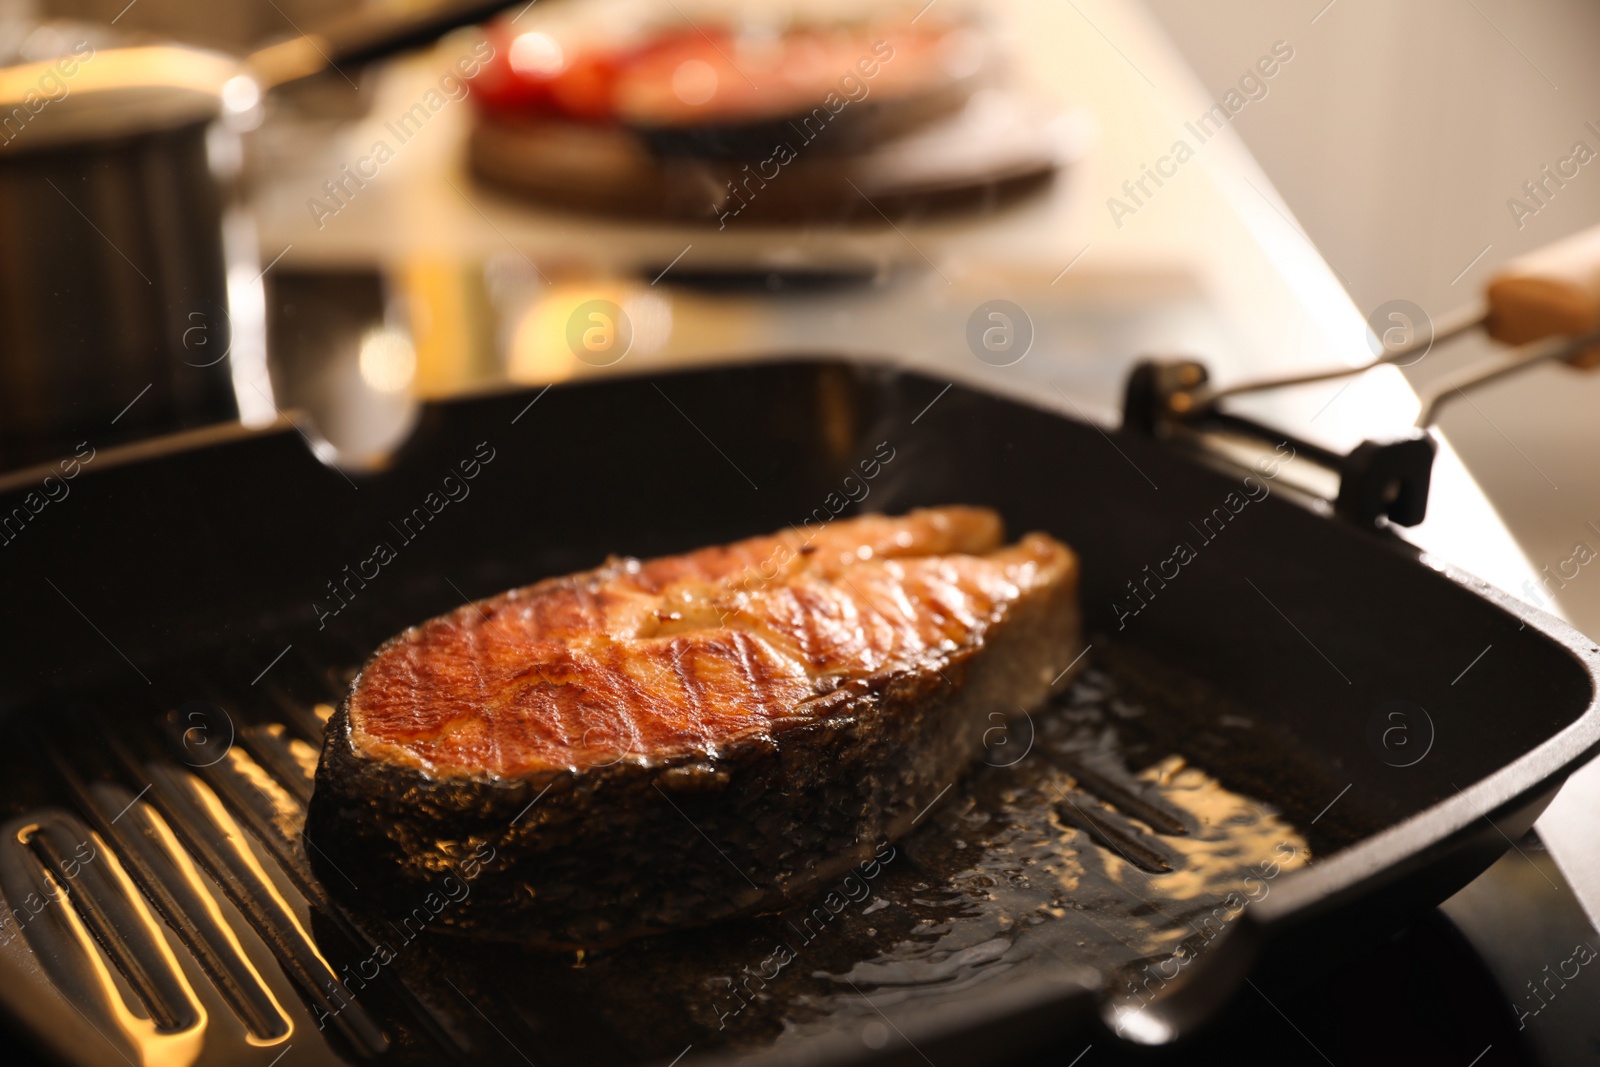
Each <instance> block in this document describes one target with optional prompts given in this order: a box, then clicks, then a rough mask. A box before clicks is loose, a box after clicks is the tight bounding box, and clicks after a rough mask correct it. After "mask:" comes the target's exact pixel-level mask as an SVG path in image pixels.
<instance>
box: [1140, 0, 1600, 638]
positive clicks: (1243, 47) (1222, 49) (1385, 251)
mask: <svg viewBox="0 0 1600 1067" xmlns="http://www.w3.org/2000/svg"><path fill="white" fill-rule="evenodd" d="M1146 2H1147V3H1148V5H1149V7H1150V8H1151V9H1152V10H1153V11H1154V12H1155V14H1156V16H1157V18H1158V19H1159V20H1160V21H1161V22H1162V23H1163V24H1164V25H1165V26H1166V28H1167V30H1168V32H1169V33H1170V34H1171V35H1172V37H1173V39H1174V40H1175V41H1176V43H1177V45H1178V47H1179V49H1180V50H1181V51H1182V52H1183V53H1184V55H1185V56H1186V57H1188V59H1189V61H1190V62H1191V63H1192V64H1193V65H1194V67H1195V69H1196V71H1197V73H1198V74H1199V76H1200V79H1201V81H1202V82H1203V83H1204V84H1205V86H1206V87H1207V89H1209V90H1211V91H1212V92H1214V93H1216V94H1218V95H1219V96H1220V94H1222V93H1223V92H1225V91H1226V90H1227V89H1228V87H1229V86H1230V85H1231V84H1232V83H1234V82H1235V81H1236V80H1237V79H1238V77H1239V76H1240V75H1241V74H1242V73H1243V72H1244V71H1245V70H1246V69H1247V68H1248V67H1249V65H1250V64H1251V63H1253V62H1254V61H1255V59H1256V57H1257V56H1259V55H1261V54H1263V53H1264V52H1266V51H1267V50H1268V49H1269V48H1270V47H1271V46H1272V44H1273V42H1275V41H1278V40H1284V41H1288V42H1289V43H1290V44H1291V45H1292V46H1293V47H1294V50H1295V58H1294V60H1293V61H1292V62H1291V63H1290V64H1289V65H1288V66H1286V67H1285V68H1284V70H1283V72H1282V73H1281V74H1280V75H1279V76H1278V77H1276V78H1274V79H1273V80H1272V82H1271V83H1270V93H1269V95H1268V96H1267V97H1266V98H1265V99H1263V100H1260V101H1257V102H1254V103H1252V104H1251V105H1250V106H1249V107H1247V108H1246V109H1245V110H1244V111H1243V112H1241V113H1240V115H1239V116H1238V118H1237V119H1236V120H1235V121H1234V123H1233V126H1234V128H1235V129H1237V130H1238V131H1239V133H1240V135H1241V136H1242V137H1243V138H1244V140H1245V142H1246V143H1247V144H1248V145H1249V147H1250V149H1251V150H1252V151H1253V152H1254V153H1255V155H1256V157H1257V158H1258V159H1259V160H1260V162H1261V164H1262V166H1263V167H1264V168H1265V169H1266V171H1267V173H1268V174H1269V175H1270V176H1271V177H1272V179H1273V181H1274V182H1275V183H1276V184H1277V187H1278V189H1279V191H1280V192H1281V193H1282V194H1283V196H1284V198H1285V199H1286V200H1287V201H1288V203H1289V205H1290V206H1291V207H1292V208H1293V209H1294V211H1295V213H1296V214H1297V216H1298V217H1299V221H1300V223H1301V224H1302V226H1303V227H1304V228H1305V230H1306V232H1307V233H1308V234H1309V235H1310V237H1311V238H1312V240H1313V241H1315V242H1316V244H1317V246H1318V247H1319V249H1320V250H1321V251H1322V253H1323V255H1324V256H1325V257H1326V258H1327V259H1328V261H1329V262H1330V263H1331V264H1332V265H1333V266H1334V268H1335V269H1336V270H1337V271H1338V273H1339V274H1340V275H1342V276H1343V277H1344V278H1345V279H1346V284H1347V285H1348V287H1349V290H1350V293H1351V296H1352V297H1353V298H1354V300H1355V302H1356V303H1357V305H1359V306H1360V307H1361V308H1362V309H1364V310H1370V309H1372V308H1374V307H1376V306H1377V305H1378V304H1381V303H1383V302H1384V301H1386V300H1390V299H1394V298H1405V299H1409V300H1413V301H1415V302H1416V303H1417V304H1419V305H1421V306H1422V307H1423V308H1424V309H1426V310H1427V311H1428V312H1429V313H1430V314H1434V315H1437V314H1440V313H1442V312H1445V311H1447V310H1449V309H1450V308H1452V307H1455V306H1457V305H1459V304H1461V303H1463V302H1464V301H1466V300H1469V299H1471V298H1472V297H1473V296H1474V295H1475V294H1476V293H1477V292H1478V291H1479V290H1481V287H1482V284H1483V282H1484V281H1485V280H1486V279H1487V278H1488V277H1489V276H1490V275H1491V274H1492V273H1493V272H1494V269H1495V267H1496V266H1497V265H1499V264H1501V263H1503V262H1504V261H1505V260H1506V259H1508V258H1510V257H1511V256H1513V255H1515V254H1517V253H1519V252H1523V251H1527V250H1529V249H1532V248H1536V247H1538V246H1539V245H1542V244H1545V243H1547V242H1549V241H1552V240H1555V239H1556V238H1559V237H1561V236H1564V235H1566V234H1569V233H1572V232H1574V231H1577V230H1580V229H1584V228H1587V227H1589V226H1593V225H1597V224H1600V158H1597V159H1596V160H1595V161H1594V162H1591V163H1589V164H1588V165H1586V166H1583V167H1581V168H1580V169H1579V173H1578V176H1577V177H1576V178H1573V179H1571V180H1570V181H1568V182H1567V184H1566V186H1565V187H1564V188H1561V189H1558V190H1556V191H1555V193H1554V195H1552V196H1550V197H1549V199H1548V204H1547V205H1546V206H1543V207H1540V209H1539V210H1538V212H1537V214H1535V215H1532V216H1531V217H1526V218H1524V219H1523V220H1522V225H1521V226H1520V227H1519V226H1518V223H1517V221H1516V220H1514V219H1513V217H1512V214H1511V212H1510V211H1509V210H1508V208H1507V204H1506V202H1507V200H1508V199H1509V198H1511V197H1521V198H1522V199H1523V200H1524V201H1525V202H1527V203H1529V204H1530V205H1533V201H1531V200H1530V199H1529V198H1528V197H1527V196H1526V194H1525V193H1523V191H1522V184H1523V183H1524V182H1526V181H1529V180H1531V179H1534V178H1537V177H1540V173H1539V172H1540V168H1541V167H1542V166H1544V165H1546V164H1549V165H1550V166H1551V167H1552V168H1553V167H1554V166H1555V164H1556V163H1557V161H1558V160H1560V159H1562V158H1564V157H1567V156H1569V155H1570V154H1571V152H1572V147H1573V144H1574V142H1576V141H1580V140H1581V141H1584V142H1585V143H1586V144H1587V145H1588V147H1589V148H1591V149H1593V150H1594V151H1595V152H1596V153H1600V132H1597V130H1600V63H1597V62H1596V61H1595V50H1596V46H1597V45H1600V4H1595V3H1589V2H1584V0H1334V3H1333V4H1332V5H1331V6H1328V5H1327V0H1294V2H1284V0H1206V2H1204V3H1199V2H1196V0H1146ZM1313 19H1315V21H1314V22H1313ZM1588 122H1593V123H1594V125H1595V127H1596V129H1589V128H1587V127H1586V125H1585V124H1586V123H1588ZM1486 246H1487V247H1488V252H1487V253H1486V254H1484V255H1483V257H1482V258H1481V259H1479V260H1478V261H1477V262H1476V263H1475V264H1473V265H1472V266H1471V267H1470V269H1468V264H1470V263H1472V261H1473V258H1474V257H1475V256H1477V255H1478V254H1479V253H1480V252H1482V251H1483V250H1484V249H1485V247H1486ZM1463 271H1464V272H1465V273H1463ZM1481 351H1482V349H1481V347H1479V346H1476V345H1474V346H1461V347H1460V348H1456V347H1450V348H1441V349H1440V350H1439V351H1438V352H1436V353H1433V354H1430V355H1429V356H1428V358H1427V359H1425V360H1424V361H1423V362H1422V363H1420V364H1418V365H1417V366H1416V367H1414V368H1412V369H1411V370H1410V371H1409V372H1408V373H1409V375H1410V376H1411V378H1412V380H1413V381H1414V382H1418V383H1419V384H1425V383H1426V382H1427V381H1428V380H1429V379H1431V378H1433V377H1435V376H1437V375H1438V374H1439V373H1440V372H1442V371H1445V370H1447V369H1451V368H1453V367H1455V366H1458V365H1460V363H1459V361H1460V360H1463V359H1470V358H1472V356H1473V353H1474V352H1481ZM1473 403H1474V404H1476V408H1474V407H1473V406H1472V405H1470V404H1467V403H1465V402H1458V404H1457V407H1455V408H1454V409H1452V410H1450V411H1449V412H1448V413H1447V415H1446V417H1445V421H1444V425H1445V427H1446V429H1447V431H1448V432H1449V433H1450V435H1451V437H1452V439H1453V440H1454V441H1455V442H1456V445H1457V447H1458V448H1459V449H1460V451H1461V452H1462V454H1463V456H1464V458H1465V459H1466V461H1467V463H1468V465H1469V467H1471V469H1472V470H1473V471H1474V473H1475V474H1476V475H1477V476H1478V478H1479V480H1480V481H1481V482H1482V483H1483V485H1484V486H1485V488H1486V489H1487V490H1488V491H1489V494H1490V496H1491V498H1492V499H1493V500H1494V502H1495V504H1496V505H1497V507H1499V509H1500V511H1501V513H1502V514H1503V515H1504V516H1505V517H1506V519H1507V521H1508V523H1509V524H1510V525H1511V527H1512V530H1513V532H1514V533H1515V534H1516V535H1517V537H1518V539H1519V540H1520V541H1521V542H1522V544H1523V545H1524V547H1525V548H1526V550H1527V551H1528V553H1529V555H1530V556H1531V557H1532V558H1533V560H1534V561H1535V564H1536V565H1542V564H1549V565H1550V566H1551V569H1552V571H1554V570H1555V567H1556V565H1557V564H1558V563H1560V562H1561V561H1563V560H1566V559H1567V558H1568V557H1569V556H1570V555H1571V554H1572V549H1573V545H1574V542H1576V541H1579V540H1583V541H1585V542H1587V543H1588V544H1589V545H1590V546H1591V547H1592V548H1594V549H1595V550H1597V551H1600V532H1597V530H1596V529H1591V528H1590V527H1588V526H1587V525H1586V523H1588V522H1593V523H1594V524H1595V527H1597V528H1600V417H1597V415H1600V374H1591V375H1579V374H1577V373H1576V372H1573V371H1570V370H1567V369H1565V368H1559V367H1552V368H1543V369H1540V370H1538V371H1536V372H1534V374H1533V375H1531V376H1530V377H1528V378H1526V379H1521V380H1515V381H1511V382H1507V383H1505V384H1503V385H1500V386H1497V387H1494V388H1492V389H1491V390H1490V391H1488V392H1486V393H1483V394H1480V395H1474V397H1473ZM1567 569H1568V572H1569V573H1570V572H1571V570H1572V565H1570V564H1569V565H1568V568H1567ZM1559 601H1560V603H1561V606H1562V607H1563V609H1564V610H1565V611H1566V612H1567V613H1568V615H1569V616H1570V617H1571V618H1572V619H1573V621H1574V622H1576V623H1577V624H1578V625H1579V626H1580V627H1582V628H1584V629H1585V630H1586V631H1587V632H1589V633H1590V634H1593V635H1600V565H1593V566H1588V567H1584V568H1582V569H1581V570H1580V572H1579V577H1578V578H1576V579H1574V580H1573V581H1571V582H1570V583H1568V584H1567V587H1566V588H1565V589H1564V590H1561V591H1560V594H1559Z"/></svg>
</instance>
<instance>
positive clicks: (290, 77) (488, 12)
mask: <svg viewBox="0 0 1600 1067" xmlns="http://www.w3.org/2000/svg"><path fill="white" fill-rule="evenodd" d="M509 6H510V0H444V2H442V3H435V4H429V5H427V6H425V7H422V8H420V9H417V10H414V11H393V10H389V9H386V8H381V7H380V8H376V9H374V8H370V7H368V8H363V9H360V10H357V11H355V12H354V13H352V14H350V15H346V16H344V17H342V18H339V19H335V20H334V21H332V22H329V23H327V24H325V25H323V26H322V27H320V28H319V29H318V30H317V31H316V32H315V33H308V34H305V35H303V36H300V37H291V38H289V39H288V40H286V41H279V42H278V43H277V44H274V45H269V46H267V47H266V48H262V49H260V50H258V51H256V52H253V53H251V54H250V55H249V56H248V57H247V58H246V60H245V63H246V64H247V65H248V66H249V68H250V70H251V72H252V73H253V74H254V75H255V77H256V80H257V81H258V82H260V83H261V86H262V88H264V89H272V88H276V87H277V86H280V85H284V84H287V83H288V82H292V81H298V80H299V79H301V78H308V77H310V76H311V75H313V74H320V73H321V72H323V71H324V70H328V69H330V68H337V67H340V66H344V65H355V64H359V63H366V62H369V61H371V60H374V59H382V58H384V57H385V56H392V55H395V54H396V53H399V52H404V51H405V50H406V49H408V48H418V47H420V46H422V45H426V44H429V43H431V42H433V41H434V40H436V39H438V38H439V37H442V36H443V35H444V34H446V33H448V32H450V31H451V30H454V29H459V28H460V27H462V26H471V25H473V24H475V23H479V22H483V21H484V20H485V19H488V18H490V17H492V16H493V15H496V14H498V13H499V12H501V11H503V10H505V9H506V8H507V7H509Z"/></svg>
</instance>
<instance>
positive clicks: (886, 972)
mask: <svg viewBox="0 0 1600 1067" xmlns="http://www.w3.org/2000/svg"><path fill="white" fill-rule="evenodd" d="M1124 688H1125V687H1124V686H1121V685H1119V683H1118V681H1117V680H1116V675H1115V674H1113V673H1108V672H1107V671H1105V670H1103V669H1102V670H1093V669H1091V670H1089V671H1087V672H1085V674H1084V675H1083V676H1082V677H1081V678H1080V679H1079V680H1078V681H1077V682H1076V683H1075V684H1074V685H1073V687H1072V688H1071V689H1070V690H1069V691H1068V692H1067V693H1066V694H1063V696H1062V697H1061V698H1060V699H1059V700H1058V701H1057V702H1056V704H1055V705H1054V706H1052V707H1051V708H1048V709H1045V710H1044V711H1042V712H1035V713H1034V714H1033V715H1032V716H1030V717H1028V718H1027V719H1023V720H1013V721H1011V722H1008V723H1005V724H1004V725H1003V727H997V729H1003V731H1004V736H1003V737H1002V736H1001V735H1000V734H994V735H992V736H991V738H990V739H989V740H990V742H991V743H990V744H989V746H988V749H987V758H986V760H985V764H984V765H982V766H980V767H979V768H978V769H977V770H976V771H975V772H974V773H972V774H970V775H968V776H967V777H966V778H965V779H964V780H963V781H961V782H959V783H957V784H956V785H955V786H953V787H952V788H951V790H950V792H949V793H947V794H946V795H945V796H944V797H943V799H942V800H941V802H940V803H939V804H938V806H937V807H935V808H934V809H932V810H931V811H930V812H929V813H928V815H927V816H926V818H925V819H923V820H922V822H921V824H920V825H919V826H918V828H917V829H916V830H914V831H913V832H912V833H911V834H910V835H909V836H908V837H906V838H904V839H902V840H901V841H899V842H896V843H894V844H892V845H885V846H883V847H882V848H880V849H879V850H878V852H877V854H876V856H875V857H874V858H873V860H872V861H870V862H868V863H866V864H863V865H862V866H861V867H858V868H856V870H855V871H854V872H853V873H851V874H850V875H847V876H845V877H843V878H841V879H839V882H838V884H837V885H835V886H832V887H831V888H830V889H828V890H827V891H826V892H824V893H822V894H821V895H819V897H818V898H817V899H816V900H813V901H809V902H807V903H805V904H802V905H797V906H795V907H792V908H789V909H787V910H785V911H783V912H781V913H778V914H775V915H767V916H761V917H758V918H754V919H750V920H747V921H742V922H737V923H727V924H723V925H721V926H717V927H713V928H708V929H705V930H692V931H684V932H682V933H678V934H672V935H667V936H663V937H657V938H651V939H648V940H645V941H641V942H636V943H634V944H630V945H626V946H623V947H621V948H618V949H613V950H609V951H605V952H599V953H589V954H588V955H586V956H585V957H584V958H583V960H582V961H581V964H582V965H581V967H579V966H575V965H574V960H573V958H572V957H571V956H563V957H559V958H556V957H551V956H548V955H543V954H538V953H530V952H522V951H519V950H516V949H514V948H508V947H505V946H492V947H488V946H486V947H485V949H484V952H483V954H482V958H484V959H485V960H486V961H487V967H484V968H481V969H480V968H473V969H472V970H471V971H470V972H469V971H468V970H466V969H462V968H460V967H459V964H458V963H456V962H455V957H457V956H458V949H456V947H455V946H454V945H453V944H446V945H443V946H437V948H438V950H439V951H440V952H441V955H440V956H439V958H438V962H439V964H440V965H441V966H443V967H448V968H450V972H449V973H450V975H451V978H452V980H453V981H455V982H456V983H457V984H458V985H461V984H462V983H463V982H470V983H474V984H475V985H478V986H479V987H480V988H484V989H487V988H489V987H490V986H493V987H495V988H496V989H497V990H498V991H499V994H500V996H501V997H502V998H509V1000H510V1001H511V1002H512V1003H511V1004H508V1007H512V1008H513V1009H514V1010H515V1011H516V1012H517V1014H519V1015H520V1016H521V1017H522V1018H523V1019H525V1020H528V1021H529V1022H530V1023H531V1024H533V1026H532V1029H533V1030H534V1031H535V1032H536V1033H539V1034H540V1035H541V1036H542V1039H543V1042H542V1051H543V1052H544V1057H543V1058H539V1057H538V1056H537V1055H535V1058H536V1059H538V1062H540V1063H541V1064H544V1063H555V1064H560V1063H566V1062H569V1061H570V1062H572V1063H575V1064H576V1063H580V1062H593V1057H594V1056H595V1055H597V1054H600V1055H604V1056H605V1057H607V1058H611V1059H617V1060H622V1061H628V1060H637V1061H644V1060H650V1059H654V1058H656V1057H664V1058H667V1059H670V1058H671V1057H672V1056H674V1055H676V1054H677V1053H678V1052H680V1051H682V1050H683V1049H684V1048H685V1046H687V1045H691V1044H692V1045H693V1046H694V1047H695V1048H696V1049H697V1050H705V1049H707V1048H711V1047H716V1046H722V1047H727V1048H731V1049H744V1050H756V1049H760V1048H763V1047H769V1046H771V1045H773V1044H778V1045H782V1044H785V1043H788V1042H793V1041H796V1040H799V1039H803V1038H805V1037H806V1036H808V1035H811V1034H814V1033H818V1032H821V1031H828V1030H836V1029H840V1028H858V1027H861V1026H864V1025H866V1024H868V1023H870V1022H871V1021H872V1020H874V1019H879V1018H881V1016H880V1015H879V1014H878V1013H879V1012H880V1011H882V1010H886V1009H890V1008H891V1007H892V1006H894V1005H899V1004H903V1003H905V1002H907V1001H910V1000H913V999H926V1000H928V1001H930V1002H936V1001H938V1000H940V999H944V998H952V999H960V998H962V997H964V996H967V995H969V994H971V993H972V992H974V991H980V990H982V989H983V988H986V987H989V986H990V983H998V982H1004V981H1006V980H1007V979H1008V977H1016V976H1019V975H1022V974H1025V973H1029V972H1031V971H1035V970H1037V969H1039V968H1055V969H1058V970H1059V969H1061V968H1068V969H1071V970H1072V971H1073V973H1075V974H1077V975H1079V976H1082V977H1083V978H1085V979H1087V980H1091V981H1093V980H1098V981H1099V982H1100V983H1101V985H1102V988H1104V989H1105V991H1106V995H1107V996H1109V997H1112V998H1122V999H1127V1000H1130V1001H1134V1000H1137V999H1139V998H1141V997H1142V996H1145V995H1147V992H1148V991H1149V990H1151V989H1153V988H1154V987H1155V986H1156V985H1159V984H1160V983H1161V982H1163V981H1164V979H1162V978H1161V977H1160V976H1161V975H1163V974H1166V975H1169V976H1170V975H1172V974H1176V972H1177V970H1178V969H1179V968H1181V967H1183V966H1185V965H1186V964H1187V963H1188V962H1189V961H1190V960H1192V959H1193V958H1195V957H1196V956H1197V955H1198V954H1201V953H1203V952H1204V951H1205V949H1206V946H1207V945H1208V944H1210V943H1211V942H1212V941H1214V940H1215V939H1216V938H1218V937H1219V936H1221V934H1222V933H1223V931H1224V930H1226V929H1227V927H1228V926H1229V925H1230V924H1231V923H1233V922H1235V921H1237V919H1238V917H1239V915H1240V914H1241V913H1242V912H1243V911H1244V910H1246V909H1248V908H1249V906H1250V904H1251V903H1252V902H1254V901H1258V900H1261V899H1264V898H1265V896H1266V895H1267V894H1269V893H1270V892H1271V891H1272V886H1273V883H1274V881H1275V880H1276V879H1279V878H1281V877H1283V875H1284V874H1286V873H1287V872H1289V871H1292V870H1295V869H1297V868H1300V867H1303V866H1304V865H1306V864H1307V863H1308V862H1310V860H1311V850H1310V848H1309V846H1308V843H1307V840H1306V838H1305V836H1304V835H1302V834H1301V833H1299V832H1298V831H1297V830H1296V829H1295V828H1294V827H1293V826H1292V825H1291V824H1290V823H1289V821H1288V820H1287V819H1286V818H1284V816H1283V815H1282V814H1280V812H1279V811H1278V810H1276V809H1274V808H1273V807H1272V806H1271V805H1268V804H1266V803H1263V802H1261V801H1259V800H1255V799H1252V798H1250V797H1248V796H1246V795H1243V794H1242V793H1240V792H1238V791H1236V790H1234V789H1230V788H1228V787H1226V786H1225V785H1224V784H1223V783H1222V782H1221V781H1219V780H1218V778H1217V777H1215V776H1213V775H1212V774H1210V773H1208V772H1207V771H1206V770H1204V769H1202V768H1201V767H1199V766H1196V765H1194V764H1191V763H1190V762H1188V761H1187V760H1186V759H1185V758H1184V757H1183V756H1182V755H1179V754H1176V753H1170V752H1168V753H1165V754H1163V755H1162V756H1161V757H1160V758H1154V759H1151V760H1149V761H1148V762H1147V763H1146V765H1144V766H1142V767H1141V768H1140V769H1138V770H1137V771H1130V770H1129V769H1128V767H1129V764H1128V760H1127V756H1126V751H1127V750H1128V749H1129V748H1132V749H1135V750H1141V751H1146V752H1151V751H1154V750H1153V749H1151V748H1150V745H1151V744H1152V743H1154V744H1159V738H1160V737H1161V736H1162V735H1163V733H1165V732H1167V729H1168V727H1169V725H1170V724H1169V723H1167V722H1166V721H1164V717H1165V716H1166V714H1167V713H1168V709H1164V708H1161V707H1158V706H1155V705H1154V704H1152V703H1145V704H1139V703H1136V702H1134V701H1132V700H1129V699H1127V698H1126V697H1125V696H1124V695H1123V689H1124ZM1177 732H1178V733H1181V732H1182V731H1181V730H1179V731H1177ZM1152 739H1155V740H1152ZM1130 742H1131V744H1130ZM462 989H463V991H464V992H471V990H468V988H467V986H465V985H462ZM597 1040H600V1041H601V1042H602V1044H603V1045H604V1046H607V1047H605V1048H603V1050H599V1049H597V1048H596V1041H597ZM569 1054H570V1056H569Z"/></svg>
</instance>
